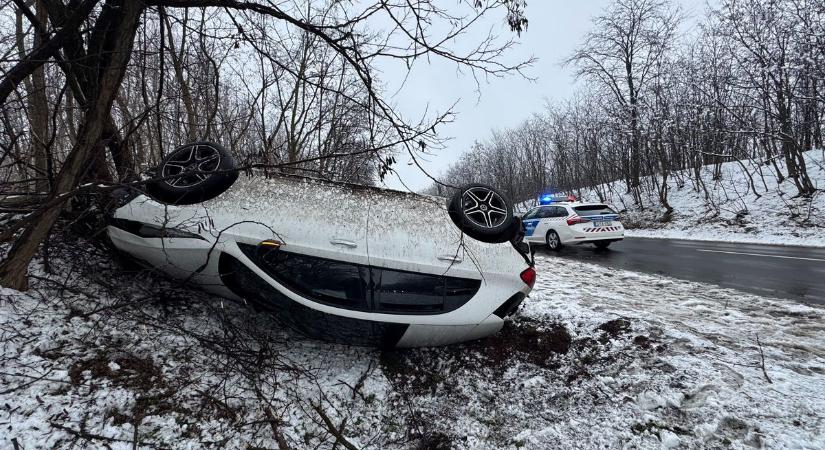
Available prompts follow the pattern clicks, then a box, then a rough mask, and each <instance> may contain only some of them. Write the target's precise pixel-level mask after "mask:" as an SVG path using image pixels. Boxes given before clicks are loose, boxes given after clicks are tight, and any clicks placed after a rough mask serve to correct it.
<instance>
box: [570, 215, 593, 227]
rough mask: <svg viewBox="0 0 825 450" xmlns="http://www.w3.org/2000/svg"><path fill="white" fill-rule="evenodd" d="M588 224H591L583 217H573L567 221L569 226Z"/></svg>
mask: <svg viewBox="0 0 825 450" xmlns="http://www.w3.org/2000/svg"><path fill="white" fill-rule="evenodd" d="M587 222H590V220H588V219H585V218H583V217H579V216H573V217H570V218H569V219H567V224H568V225H575V224H577V223H587Z"/></svg>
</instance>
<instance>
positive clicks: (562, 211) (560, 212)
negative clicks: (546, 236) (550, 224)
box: [553, 206, 567, 217]
mask: <svg viewBox="0 0 825 450" xmlns="http://www.w3.org/2000/svg"><path fill="white" fill-rule="evenodd" d="M553 217H567V208H565V207H564V206H556V213H555V214H554V215H553Z"/></svg>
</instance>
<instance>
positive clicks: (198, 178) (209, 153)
mask: <svg viewBox="0 0 825 450" xmlns="http://www.w3.org/2000/svg"><path fill="white" fill-rule="evenodd" d="M220 164H221V155H220V153H218V151H217V150H216V149H215V148H213V147H212V146H210V145H203V144H197V145H192V146H190V147H184V148H181V149H179V150H177V151H176V152H175V154H173V155H172V157H171V158H169V161H167V162H166V164H164V165H163V167H162V168H161V177H163V178H164V180H165V181H166V183H168V184H169V185H170V186H172V187H176V188H188V187H192V186H196V185H198V184H200V183H203V182H204V181H206V179H207V178H209V176H210V175H211V173H210V172H214V171H215V170H217V169H218V167H220ZM168 177H174V178H168Z"/></svg>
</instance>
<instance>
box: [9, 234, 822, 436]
mask: <svg viewBox="0 0 825 450" xmlns="http://www.w3.org/2000/svg"><path fill="white" fill-rule="evenodd" d="M77 261H86V262H87V263H88V266H81V265H78V264H77ZM51 264H52V267H53V268H54V270H55V272H54V273H52V274H46V273H44V271H43V268H42V267H41V266H33V268H32V269H33V271H34V273H35V274H36V275H38V277H37V278H34V279H32V289H31V291H30V292H29V293H25V294H24V293H19V292H16V291H11V290H0V448H3V449H6V448H18V446H19V448H24V449H27V450H30V449H47V448H48V449H51V448H67V447H70V448H71V447H73V448H103V447H110V448H115V449H126V448H170V449H188V448H286V445H288V446H289V447H291V448H324V449H329V448H336V447H337V448H343V447H349V448H352V447H355V448H363V449H402V448H450V447H452V448H459V449H477V448H502V449H505V448H511V449H519V448H526V449H557V448H558V449H575V448H641V449H648V448H649V449H659V448H750V447H753V448H760V447H761V448H795V449H817V448H825V422H823V420H824V419H823V416H822V411H824V410H825V397H823V393H825V344H823V343H825V310H823V309H822V308H820V307H815V306H803V305H799V304H795V303H791V302H787V301H781V300H774V299H767V298H762V297H758V296H754V295H749V294H742V293H739V292H736V291H732V290H727V289H721V288H717V287H713V286H709V285H704V284H698V283H692V282H687V281H679V280H675V279H671V278H667V277H663V276H658V275H642V274H637V273H633V272H627V271H621V270H611V269H608V268H603V267H600V266H593V265H588V264H584V263H580V262H576V261H572V260H568V259H564V258H558V257H553V256H541V255H539V257H538V260H537V269H538V273H539V277H538V282H537V284H536V289H535V290H534V292H533V294H532V295H531V297H530V298H529V299H528V300H526V301H525V303H524V306H523V308H522V310H521V311H520V313H519V314H518V316H517V317H516V318H515V320H514V321H512V322H511V323H509V324H508V326H507V327H505V329H504V330H503V331H502V332H501V333H500V334H498V335H496V336H493V337H492V338H489V339H486V340H483V341H477V342H473V343H469V344H466V345H456V346H451V347H446V348H436V349H419V350H412V351H403V352H382V351H379V350H374V349H367V348H354V347H347V346H341V345H330V344H325V343H322V342H317V341H311V340H306V339H303V338H301V337H300V336H295V335H292V334H290V333H288V332H286V331H283V330H280V329H279V328H278V326H277V323H276V322H273V321H271V320H269V319H267V318H266V317H265V316H262V315H256V314H254V313H253V312H251V311H250V310H248V309H247V308H245V307H244V306H243V305H238V304H234V303H230V302H227V301H225V300H221V299H219V298H215V297H210V296H208V295H206V294H202V293H199V292H196V291H192V290H189V289H187V288H185V287H181V286H177V285H174V284H171V283H169V282H166V281H164V280H161V279H158V278H155V277H153V276H151V275H149V274H146V273H129V274H121V273H118V272H117V271H115V270H113V269H112V268H111V262H110V261H109V260H108V259H107V258H106V257H105V256H101V255H96V254H94V253H93V251H92V249H84V248H82V244H79V245H77V246H75V247H73V248H70V249H60V248H53V249H52V257H51ZM341 440H346V441H347V444H348V445H346V446H345V445H342V443H341V442H338V443H337V444H336V441H341ZM282 444H283V445H282ZM133 446H134V447H133Z"/></svg>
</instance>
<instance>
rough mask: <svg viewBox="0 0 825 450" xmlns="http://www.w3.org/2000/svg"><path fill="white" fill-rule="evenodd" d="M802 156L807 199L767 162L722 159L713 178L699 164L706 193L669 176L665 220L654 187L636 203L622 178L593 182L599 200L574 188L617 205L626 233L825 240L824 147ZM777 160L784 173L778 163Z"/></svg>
mask: <svg viewBox="0 0 825 450" xmlns="http://www.w3.org/2000/svg"><path fill="white" fill-rule="evenodd" d="M805 157H806V161H807V165H808V174H809V175H810V176H811V178H812V179H813V182H814V185H815V186H816V187H817V188H818V189H820V191H818V192H817V193H816V194H815V195H814V197H813V198H812V199H810V200H808V199H803V198H794V195H796V192H797V191H796V188H795V186H794V184H793V181H792V180H789V179H786V180H784V181H783V182H782V183H777V178H776V173H775V172H774V171H773V169H772V168H771V167H769V166H761V167H757V166H755V165H753V164H751V163H749V162H747V161H743V162H742V164H743V165H744V167H743V166H742V165H740V164H739V163H737V162H735V161H733V162H728V163H725V164H723V165H722V168H721V177H720V178H719V179H718V180H714V179H713V176H714V174H713V168H712V166H705V167H704V168H703V170H702V178H703V180H704V182H705V186H706V187H707V191H708V197H707V199H706V198H705V193H704V190H702V188H701V187H699V186H695V185H694V183H693V181H691V179H690V178H689V177H687V176H685V175H683V174H681V176H679V175H680V174H677V175H676V176H671V177H670V179H669V182H668V185H669V187H670V192H669V195H668V199H669V202H670V204H671V206H672V207H673V209H674V215H673V217H672V219H671V220H670V221H667V222H663V221H662V220H661V219H662V217H663V214H664V210H663V209H662V208H660V207H659V206H658V205H659V201H658V198H657V196H656V194H655V190H654V191H652V193H651V194H649V195H648V196H647V197H645V198H644V199H643V204H642V206H637V205H635V204H634V201H633V197H632V196H631V195H630V194H626V193H625V186H624V183H612V185H611V186H605V185H603V186H599V187H598V190H599V191H601V192H605V193H607V197H606V198H604V199H603V200H600V199H599V196H598V194H597V189H588V190H583V191H581V192H579V193H577V194H579V197H580V198H581V199H582V200H586V201H606V202H607V203H610V204H611V205H613V206H614V207H615V208H617V209H618V210H620V211H622V217H623V222H624V224H625V227H627V228H630V230H628V231H627V233H626V235H627V236H643V237H664V238H678V239H700V240H721V241H731V242H753V243H772V244H784V245H808V246H825V191H822V190H825V152H824V151H821V150H814V151H809V152H806V154H805ZM780 161H781V160H780ZM779 166H780V168H781V169H782V171H783V173H785V168H784V164H783V163H781V162H780V164H779ZM745 170H747V173H746V172H745ZM748 175H750V177H752V179H753V187H755V188H756V193H754V190H753V188H752V187H751V182H750V178H749V176H748ZM680 179H681V182H680ZM645 182H648V183H649V182H650V180H645ZM680 184H681V186H680ZM533 204H534V203H533Z"/></svg>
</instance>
